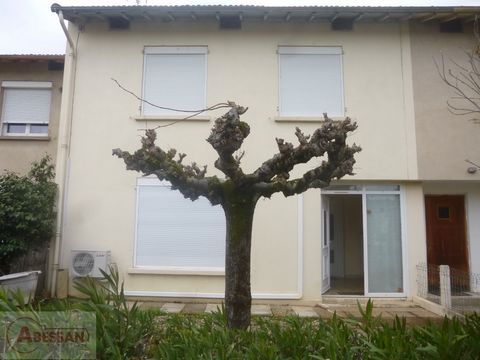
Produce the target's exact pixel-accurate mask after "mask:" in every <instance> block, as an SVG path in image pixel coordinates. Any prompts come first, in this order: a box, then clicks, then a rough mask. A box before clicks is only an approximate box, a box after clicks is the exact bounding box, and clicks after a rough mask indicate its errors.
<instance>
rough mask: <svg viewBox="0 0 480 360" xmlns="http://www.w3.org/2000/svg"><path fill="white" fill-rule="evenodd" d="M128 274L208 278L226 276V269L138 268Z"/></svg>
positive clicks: (130, 270)
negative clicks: (199, 276) (204, 276)
mask: <svg viewBox="0 0 480 360" xmlns="http://www.w3.org/2000/svg"><path fill="white" fill-rule="evenodd" d="M127 272H128V274H132V275H201V276H203V275H206V276H225V269H224V268H217V267H182V266H178V267H177V266H163V267H155V268H149V267H136V268H129V269H128V270H127Z"/></svg>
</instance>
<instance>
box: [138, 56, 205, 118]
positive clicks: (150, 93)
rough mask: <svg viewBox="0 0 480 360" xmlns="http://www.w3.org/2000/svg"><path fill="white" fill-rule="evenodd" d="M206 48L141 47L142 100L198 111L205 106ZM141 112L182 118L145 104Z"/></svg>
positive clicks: (168, 106)
mask: <svg viewBox="0 0 480 360" xmlns="http://www.w3.org/2000/svg"><path fill="white" fill-rule="evenodd" d="M206 81H207V47H206V46H183V47H179V46H151V47H150V46H148V47H145V64H144V78H143V98H144V99H145V100H147V101H148V102H150V103H152V104H154V105H157V106H161V107H166V108H173V109H181V110H199V109H204V108H205V107H206ZM142 113H143V115H146V116H152V115H184V114H182V113H181V112H176V111H172V110H167V109H159V108H157V107H155V106H152V105H150V104H147V103H143V105H142Z"/></svg>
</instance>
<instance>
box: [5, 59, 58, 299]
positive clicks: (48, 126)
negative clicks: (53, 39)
mask: <svg viewBox="0 0 480 360" xmlns="http://www.w3.org/2000/svg"><path fill="white" fill-rule="evenodd" d="M63 65H64V55H53V54H50V55H46V54H28V55H26V54H22V55H20V54H16V55H12V54H9V55H0V172H1V173H3V172H4V171H12V172H16V173H19V174H22V175H23V174H26V173H27V172H28V171H29V169H30V167H31V164H32V162H33V161H37V160H40V159H41V158H42V157H44V156H45V155H49V156H50V157H51V158H52V160H53V161H55V159H56V154H57V140H58V127H59V119H60V104H61V98H62V82H63ZM48 254H49V249H48V248H45V249H41V250H38V251H30V252H29V253H28V254H27V255H26V256H24V257H22V258H21V259H20V260H19V261H17V262H15V264H12V271H13V272H15V271H17V272H18V271H24V270H42V272H43V273H42V275H41V276H40V279H39V286H38V289H39V290H43V289H44V288H45V286H46V283H45V281H44V279H45V273H47V272H48V269H49V267H50V266H47V261H48Z"/></svg>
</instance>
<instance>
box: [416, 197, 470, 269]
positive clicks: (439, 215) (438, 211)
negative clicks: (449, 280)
mask: <svg viewBox="0 0 480 360" xmlns="http://www.w3.org/2000/svg"><path fill="white" fill-rule="evenodd" d="M425 212H426V222H427V261H428V264H430V265H449V266H450V268H451V269H455V270H460V271H465V272H468V271H469V266H468V251H467V236H466V221H465V199H464V196H463V195H442V196H433V195H429V196H425Z"/></svg>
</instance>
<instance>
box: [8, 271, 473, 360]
mask: <svg viewBox="0 0 480 360" xmlns="http://www.w3.org/2000/svg"><path fill="white" fill-rule="evenodd" d="M104 275H105V280H101V281H100V280H94V279H90V278H86V279H84V281H83V282H80V283H77V289H78V290H80V291H81V292H82V293H83V294H84V295H87V296H88V299H84V300H79V299H69V300H54V301H41V302H38V303H34V304H33V305H32V304H23V296H21V295H20V294H17V295H15V296H13V298H12V296H7V295H6V294H5V293H4V292H2V291H1V289H0V312H1V311H15V310H16V309H22V310H24V311H34V312H35V311H50V310H54V311H66V310H76V309H79V310H84V311H92V312H94V313H95V314H96V318H97V358H98V359H151V358H156V359H191V360H194V359H195V360H196V359H225V360H243V359H247V360H248V359H252V360H253V359H255V360H257V359H258V360H270V359H271V360H274V359H275V360H276V359H317V360H326V359H330V360H356V359H358V360H360V359H361V360H373V359H375V360H377V359H382V360H392V359H398V360H400V359H402V360H403V359H405V360H410V359H411V360H423V359H455V360H456V359H462V360H476V359H480V341H478V339H480V316H479V315H477V314H473V315H469V316H467V317H465V319H459V318H454V319H448V318H445V319H444V320H443V322H442V323H441V324H436V323H428V324H427V325H423V326H407V323H406V320H405V318H398V317H396V318H395V319H394V320H393V321H392V320H390V321H387V320H383V319H381V318H380V317H378V316H373V304H372V303H371V302H369V303H367V306H366V307H365V308H361V314H362V316H361V318H360V319H354V318H351V319H342V318H340V317H338V316H337V315H336V314H334V315H333V317H332V318H331V319H318V318H315V319H308V318H299V317H297V316H287V317H253V319H252V325H251V328H250V329H248V330H233V329H228V328H227V326H226V318H225V313H224V311H223V310H220V311H218V312H216V313H213V314H201V315H186V314H171V315H170V314H163V313H161V312H160V311H153V310H144V309H141V308H139V307H138V306H137V304H136V303H130V302H128V301H127V299H126V298H125V294H124V291H123V284H121V283H120V280H119V276H118V272H117V271H116V270H115V269H113V268H112V269H111V271H110V274H104Z"/></svg>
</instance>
